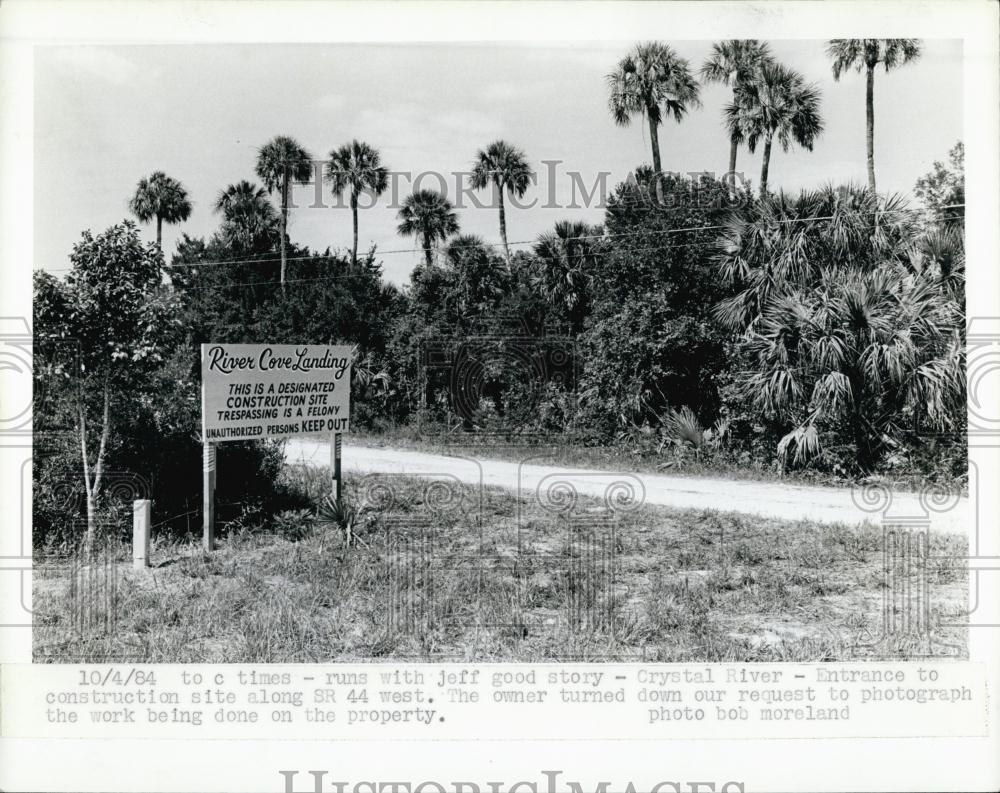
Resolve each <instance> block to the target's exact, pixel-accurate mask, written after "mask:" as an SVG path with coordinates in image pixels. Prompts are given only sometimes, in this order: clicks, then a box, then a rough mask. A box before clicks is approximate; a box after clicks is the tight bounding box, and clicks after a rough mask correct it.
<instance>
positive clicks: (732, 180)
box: [726, 135, 740, 196]
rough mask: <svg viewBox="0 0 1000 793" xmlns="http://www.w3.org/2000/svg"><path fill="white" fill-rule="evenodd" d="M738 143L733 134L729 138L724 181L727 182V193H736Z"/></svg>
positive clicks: (732, 194)
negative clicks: (727, 165) (727, 170)
mask: <svg viewBox="0 0 1000 793" xmlns="http://www.w3.org/2000/svg"><path fill="white" fill-rule="evenodd" d="M739 146H740V144H739V143H738V142H737V140H736V136H735V135H733V136H732V137H730V139H729V172H728V173H727V174H726V181H727V182H728V183H729V194H730V195H731V196H735V195H736V152H737V149H739Z"/></svg>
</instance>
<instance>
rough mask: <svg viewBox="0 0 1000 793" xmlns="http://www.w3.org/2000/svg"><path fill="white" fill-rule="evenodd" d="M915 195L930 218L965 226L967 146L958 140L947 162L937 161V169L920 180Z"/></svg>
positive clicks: (958, 227)
mask: <svg viewBox="0 0 1000 793" xmlns="http://www.w3.org/2000/svg"><path fill="white" fill-rule="evenodd" d="M913 193H914V195H916V197H917V198H919V199H920V200H921V201H922V202H923V205H924V209H925V210H926V212H927V215H928V217H929V219H930V220H931V221H933V222H934V223H936V224H939V225H943V226H947V227H953V228H957V229H958V230H959V231H961V230H962V229H963V228H964V226H965V146H964V144H963V143H962V141H959V142H958V143H956V144H955V145H954V146H953V147H952V149H951V151H949V152H948V164H947V165H945V164H944V163H942V162H938V161H935V163H934V169H933V170H932V171H931V172H930V173H928V174H925V175H924V176H921V177H920V178H919V179H917V184H916V186H915V187H914V189H913Z"/></svg>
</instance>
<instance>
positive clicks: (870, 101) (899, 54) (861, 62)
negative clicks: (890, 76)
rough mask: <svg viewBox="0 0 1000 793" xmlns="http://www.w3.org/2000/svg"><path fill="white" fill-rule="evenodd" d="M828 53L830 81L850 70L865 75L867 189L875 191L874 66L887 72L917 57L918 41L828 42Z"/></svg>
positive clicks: (850, 40) (833, 40)
mask: <svg viewBox="0 0 1000 793" xmlns="http://www.w3.org/2000/svg"><path fill="white" fill-rule="evenodd" d="M826 51H827V54H828V55H829V56H830V57H831V58H832V59H833V79H834V80H839V79H840V75H842V74H843V73H844V72H846V71H848V70H849V69H852V68H853V69H855V70H856V71H858V72H862V71H863V72H864V73H865V113H866V116H865V142H866V145H867V148H868V187H869V188H870V189H872V190H874V189H875V67H876V66H878V65H879V64H880V63H881V64H882V65H883V66H885V70H886V71H887V72H888V71H889V70H890V69H895V68H897V67H899V66H903V65H904V64H907V63H909V62H910V61H912V60H916V59H917V58H918V57H920V39H831V40H830V41H829V42H828V43H827V48H826Z"/></svg>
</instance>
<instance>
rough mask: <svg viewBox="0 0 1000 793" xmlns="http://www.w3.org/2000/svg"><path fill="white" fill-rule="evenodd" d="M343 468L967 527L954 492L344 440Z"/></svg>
mask: <svg viewBox="0 0 1000 793" xmlns="http://www.w3.org/2000/svg"><path fill="white" fill-rule="evenodd" d="M285 457H286V459H287V460H288V462H290V463H305V464H306V465H312V466H317V467H320V466H322V467H326V466H328V465H329V463H330V451H329V444H328V443H326V442H324V441H319V440H314V439H311V438H293V439H291V440H289V441H288V443H287V446H286V450H285ZM342 465H343V470H344V471H345V472H347V473H352V472H353V473H364V474H369V473H400V474H408V475H412V476H430V477H436V478H445V477H450V478H453V479H456V480H458V481H460V482H463V483H466V484H477V483H481V484H483V485H485V486H492V487H503V488H508V489H510V490H514V491H517V492H520V493H522V494H525V495H529V496H531V497H533V498H539V499H543V500H545V499H547V500H549V501H550V502H555V500H556V499H560V498H564V497H566V496H567V495H569V494H570V493H571V492H573V491H575V492H576V493H577V494H580V495H584V496H593V497H595V498H609V497H610V498H613V499H617V498H620V497H622V496H630V497H631V498H633V499H635V500H640V501H644V502H645V503H647V504H656V505H660V506H667V507H679V508H684V509H715V510H723V511H733V512H743V513H747V514H754V515H762V516H765V517H772V518H781V519H784V520H799V519H809V520H814V521H818V522H821V523H860V522H862V521H865V520H868V521H871V522H872V523H875V524H878V523H880V522H882V521H883V520H892V521H893V522H900V523H902V524H903V525H909V526H912V527H918V526H920V525H923V521H924V520H926V519H929V520H930V527H931V528H932V529H934V530H936V531H943V532H949V533H953V534H967V533H970V531H971V523H970V521H971V520H972V513H971V511H970V508H969V499H968V498H966V497H961V498H959V497H957V496H947V497H942V498H940V499H939V500H938V503H935V504H932V505H930V506H934V507H936V509H930V508H927V507H925V506H924V504H923V503H922V499H921V497H920V496H919V495H917V494H913V493H900V492H893V493H891V494H890V493H889V492H887V491H880V490H875V489H872V490H870V491H868V492H865V493H862V492H861V491H860V490H854V491H852V490H851V489H848V488H831V487H813V486H805V485H790V484H784V483H778V482H756V481H749V480H737V479H716V478H702V477H686V476H665V475H663V474H646V473H635V474H633V473H624V472H616V471H596V470H588V469H582V468H562V467H558V466H553V465H546V464H545V459H544V457H539V458H537V459H536V460H534V461H532V460H528V461H526V462H523V463H516V462H505V461H501V460H489V459H473V458H470V457H461V456H448V455H441V454H426V453H424V452H415V451H400V450H395V449H379V448H372V447H367V446H353V445H348V444H346V443H345V444H344V447H343V463H342ZM929 500H930V499H923V501H925V502H926V501H929ZM906 518H912V519H914V520H909V521H906V520H904V519H906Z"/></svg>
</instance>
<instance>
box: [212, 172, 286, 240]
mask: <svg viewBox="0 0 1000 793" xmlns="http://www.w3.org/2000/svg"><path fill="white" fill-rule="evenodd" d="M214 209H215V211H216V212H218V213H221V215H222V228H221V229H220V232H221V236H222V239H223V241H224V242H225V243H226V244H227V245H232V246H233V247H235V248H237V249H239V250H242V251H246V252H248V253H258V252H260V251H263V250H268V249H269V248H270V247H271V245H272V244H273V243H274V241H275V239H276V238H277V237H278V234H279V233H280V229H279V227H280V224H279V222H278V213H277V212H276V211H275V209H274V207H273V206H272V205H271V202H270V201H268V200H267V191H265V190H264V188H263V187H258V186H257V185H255V184H253V183H252V182H248V181H246V180H245V179H244V180H242V181H240V182H237V183H236V184H231V185H229V186H228V187H227V188H226V189H225V190H223V191H222V192H221V193H219V196H218V198H216V200H215V207H214Z"/></svg>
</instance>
